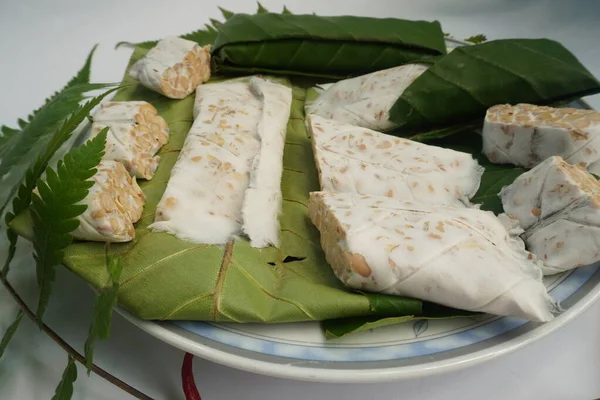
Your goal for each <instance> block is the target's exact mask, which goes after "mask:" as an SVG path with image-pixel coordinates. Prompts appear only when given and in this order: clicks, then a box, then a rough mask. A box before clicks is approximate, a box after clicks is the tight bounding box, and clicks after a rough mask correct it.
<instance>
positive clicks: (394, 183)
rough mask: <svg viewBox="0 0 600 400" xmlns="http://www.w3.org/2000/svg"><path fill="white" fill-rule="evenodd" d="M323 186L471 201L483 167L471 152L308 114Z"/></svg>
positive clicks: (433, 200)
mask: <svg viewBox="0 0 600 400" xmlns="http://www.w3.org/2000/svg"><path fill="white" fill-rule="evenodd" d="M307 124H308V126H309V131H310V134H311V138H312V143H313V152H314V157H315V162H316V165H317V169H318V171H319V180H320V182H321V189H322V190H324V191H331V192H348V193H358V194H367V195H378V196H387V197H393V198H395V199H400V200H414V201H419V202H426V203H435V204H450V205H454V206H458V207H460V206H463V207H464V206H465V205H467V206H468V205H470V202H469V200H470V199H471V197H473V196H474V195H475V193H476V192H477V190H478V188H479V184H480V180H481V176H482V174H483V172H484V169H483V167H481V166H480V165H479V164H478V162H477V160H475V159H474V158H473V156H472V155H471V154H469V153H462V152H458V151H454V150H451V149H445V148H442V147H436V146H430V145H426V144H423V143H418V142H413V141H412V140H408V139H403V138H398V137H395V136H390V135H386V134H383V133H380V132H376V131H373V130H370V129H365V128H361V127H358V126H353V125H349V124H345V123H342V122H339V121H334V120H331V119H326V118H323V117H319V116H316V115H310V116H309V117H308V122H307Z"/></svg>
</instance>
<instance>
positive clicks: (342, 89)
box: [306, 64, 427, 131]
mask: <svg viewBox="0 0 600 400" xmlns="http://www.w3.org/2000/svg"><path fill="white" fill-rule="evenodd" d="M425 70H427V65H423V64H408V65H401V66H399V67H394V68H389V69H385V70H382V71H377V72H373V73H370V74H367V75H362V76H357V77H355V78H350V79H344V80H341V81H338V82H336V83H333V84H327V85H322V86H321V87H324V90H322V89H319V88H317V90H322V91H321V93H320V95H319V97H318V98H317V99H316V100H314V101H311V102H307V104H306V114H307V115H308V114H315V115H318V116H321V117H325V118H329V119H335V120H338V121H340V122H345V123H348V124H351V125H357V126H362V127H365V128H369V129H375V130H378V131H384V130H389V129H392V128H394V127H395V124H394V123H393V122H391V121H390V120H389V119H388V118H389V112H390V109H391V108H392V106H393V105H394V103H395V102H396V100H398V97H399V96H400V95H401V94H402V92H404V90H406V88H407V87H408V86H409V85H410V84H411V83H412V82H413V81H414V80H415V79H417V78H418V77H419V76H420V75H421V74H422V73H423V72H425Z"/></svg>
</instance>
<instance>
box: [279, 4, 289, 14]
mask: <svg viewBox="0 0 600 400" xmlns="http://www.w3.org/2000/svg"><path fill="white" fill-rule="evenodd" d="M281 13H282V14H292V12H291V11H290V10H289V9H288V8H287V7H286V6H283V11H282V12H281Z"/></svg>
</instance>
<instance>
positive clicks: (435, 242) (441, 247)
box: [308, 192, 558, 321]
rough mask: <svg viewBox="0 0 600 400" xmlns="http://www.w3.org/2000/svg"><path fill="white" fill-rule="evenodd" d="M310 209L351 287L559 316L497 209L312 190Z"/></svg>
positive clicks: (535, 266)
mask: <svg viewBox="0 0 600 400" xmlns="http://www.w3.org/2000/svg"><path fill="white" fill-rule="evenodd" d="M308 212H309V215H310V218H311V220H312V221H313V223H314V224H315V225H316V226H317V228H318V229H319V231H320V232H321V245H322V247H323V249H324V250H325V253H326V255H327V261H328V262H329V264H330V265H331V267H332V268H333V270H334V272H335V274H336V275H337V277H338V278H339V279H340V280H341V281H343V282H344V283H346V285H348V286H350V287H352V288H355V289H358V290H366V291H369V292H379V293H386V294H391V295H398V296H408V297H414V298H419V299H423V300H428V301H432V302H434V303H439V304H443V305H446V306H449V307H454V308H459V309H464V310H471V311H480V312H488V313H493V314H497V315H506V316H516V317H519V318H525V319H529V320H534V321H550V320H552V319H553V315H552V312H554V311H558V307H557V306H556V304H555V303H554V301H553V300H552V299H551V298H550V296H549V295H548V294H547V293H546V288H545V287H544V285H543V284H542V271H541V269H540V264H541V263H540V262H539V261H537V260H536V259H535V258H534V257H533V256H532V254H531V253H529V252H528V251H526V250H525V245H524V243H523V241H522V240H521V239H520V238H519V236H518V234H519V233H520V232H521V230H520V229H519V230H514V226H512V227H511V226H505V225H504V224H503V222H501V220H500V219H499V218H497V217H496V216H495V215H494V214H493V213H492V212H489V211H482V210H478V209H475V208H464V207H459V208H454V207H449V206H440V205H425V204H419V203H418V202H409V201H400V200H397V199H391V198H388V197H381V196H361V195H358V194H353V193H331V192H314V193H311V197H310V205H309V210H308ZM505 220H506V221H508V222H512V221H511V220H509V219H505Z"/></svg>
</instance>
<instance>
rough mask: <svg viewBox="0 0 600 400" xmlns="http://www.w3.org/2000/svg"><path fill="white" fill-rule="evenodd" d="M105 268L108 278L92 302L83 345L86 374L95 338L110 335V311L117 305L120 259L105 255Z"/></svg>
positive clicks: (91, 362)
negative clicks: (90, 319) (92, 310)
mask: <svg viewBox="0 0 600 400" xmlns="http://www.w3.org/2000/svg"><path fill="white" fill-rule="evenodd" d="M106 269H107V271H108V275H109V277H110V278H109V281H108V282H107V284H106V286H105V287H104V288H103V289H102V290H101V291H100V293H99V294H98V296H97V297H96V301H95V302H94V317H93V320H92V325H91V326H90V330H89V333H88V338H87V340H86V341H85V346H84V350H85V366H86V368H87V370H88V374H89V373H90V371H91V370H92V364H93V362H94V345H95V342H96V339H101V340H106V339H108V338H109V337H110V326H111V324H112V312H113V308H114V307H115V306H116V305H117V295H118V291H119V278H120V277H121V272H122V271H123V264H122V263H121V259H120V258H118V257H107V258H106Z"/></svg>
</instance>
